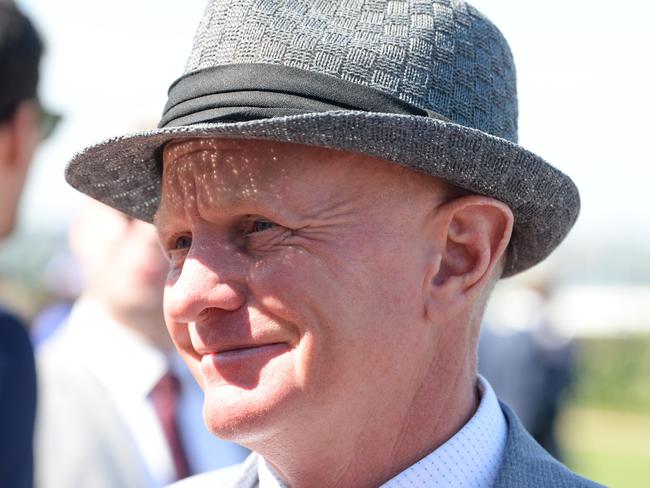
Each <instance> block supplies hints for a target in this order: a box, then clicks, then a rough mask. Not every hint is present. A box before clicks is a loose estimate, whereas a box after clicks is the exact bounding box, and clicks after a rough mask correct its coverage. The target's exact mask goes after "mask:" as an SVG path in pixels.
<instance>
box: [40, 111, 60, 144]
mask: <svg viewBox="0 0 650 488" xmlns="http://www.w3.org/2000/svg"><path fill="white" fill-rule="evenodd" d="M38 111H39V113H38V129H39V132H40V135H41V140H42V141H44V140H45V139H47V138H48V137H50V136H51V135H52V133H53V132H54V129H56V126H57V125H59V122H61V119H62V116H61V114H57V113H55V112H51V111H49V110H47V109H46V108H44V107H43V106H42V105H41V104H40V102H38Z"/></svg>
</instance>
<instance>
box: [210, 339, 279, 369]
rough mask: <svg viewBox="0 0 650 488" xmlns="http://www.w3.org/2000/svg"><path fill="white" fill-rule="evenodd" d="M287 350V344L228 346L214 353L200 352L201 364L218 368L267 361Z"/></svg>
mask: <svg viewBox="0 0 650 488" xmlns="http://www.w3.org/2000/svg"><path fill="white" fill-rule="evenodd" d="M289 349H290V347H289V344H287V343H286V342H273V343H268V344H251V345H243V346H235V347H230V346H228V347H224V348H220V349H218V350H217V351H214V352H202V353H201V355H202V358H201V363H202V364H203V366H204V367H206V366H209V365H214V366H217V367H220V366H228V365H235V363H241V362H247V361H255V360H269V359H271V358H272V357H274V356H278V355H280V354H283V353H285V352H287V351H289Z"/></svg>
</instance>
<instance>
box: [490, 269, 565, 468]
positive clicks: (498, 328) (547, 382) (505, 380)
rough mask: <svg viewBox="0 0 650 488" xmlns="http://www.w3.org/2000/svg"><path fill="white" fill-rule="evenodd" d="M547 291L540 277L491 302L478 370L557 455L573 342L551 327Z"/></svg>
mask: <svg viewBox="0 0 650 488" xmlns="http://www.w3.org/2000/svg"><path fill="white" fill-rule="evenodd" d="M550 291H551V289H550V286H549V284H548V283H546V281H545V280H540V281H538V282H536V283H534V285H531V286H528V287H522V288H517V289H513V290H509V291H507V292H502V294H501V299H500V300H499V299H497V300H495V301H493V302H492V304H491V305H492V306H493V307H492V308H493V309H494V311H493V312H492V313H488V314H487V316H488V317H489V318H488V319H487V320H485V322H484V324H483V326H482V327H481V335H480V338H479V347H478V369H479V372H480V374H482V375H483V376H485V378H486V379H487V380H488V381H489V382H490V384H491V385H492V386H493V387H494V390H495V391H496V392H497V395H498V396H499V398H500V399H501V401H503V402H505V403H507V404H508V405H509V406H510V407H512V409H513V410H514V411H515V412H516V413H517V415H518V416H519V418H520V419H521V422H522V424H523V425H524V427H526V429H527V430H528V432H530V434H531V435H532V436H533V438H534V439H535V440H536V441H537V442H539V444H540V445H541V446H542V447H543V448H544V449H546V450H547V451H548V452H549V453H550V454H551V455H553V457H555V458H556V459H558V460H562V459H563V455H562V450H561V446H560V445H559V444H558V440H557V438H556V435H555V423H556V420H557V418H558V415H559V413H560V411H561V408H562V402H563V400H564V398H565V394H566V393H568V392H569V390H570V387H571V385H572V383H573V380H574V375H575V367H574V343H573V341H572V340H571V338H569V337H565V336H563V335H562V334H560V333H559V332H558V331H557V330H556V329H555V328H554V327H553V323H552V321H551V318H550V317H549V311H548V302H549V297H550Z"/></svg>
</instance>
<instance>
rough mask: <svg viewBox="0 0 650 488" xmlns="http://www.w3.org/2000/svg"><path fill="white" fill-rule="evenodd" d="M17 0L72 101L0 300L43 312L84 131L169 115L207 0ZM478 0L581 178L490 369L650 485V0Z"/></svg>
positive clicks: (548, 148) (614, 472)
mask: <svg viewBox="0 0 650 488" xmlns="http://www.w3.org/2000/svg"><path fill="white" fill-rule="evenodd" d="M17 3H18V5H19V6H20V7H21V8H22V9H23V11H24V12H25V13H26V14H28V15H29V16H30V17H31V18H32V19H33V21H34V23H35V24H36V26H37V28H38V29H39V31H40V32H41V34H42V36H43V38H44V40H45V44H46V51H45V57H44V59H43V64H42V81H41V85H40V98H41V100H42V101H43V103H44V105H45V106H46V107H48V108H51V109H53V110H55V111H57V112H59V113H61V114H62V115H63V119H62V121H61V123H60V125H59V127H58V128H57V131H56V133H55V134H54V135H53V137H51V138H50V139H48V140H47V141H46V142H45V143H44V144H42V145H41V147H40V148H39V150H38V154H37V156H36V160H35V162H34V165H33V166H32V169H31V171H30V176H29V183H28V187H27V190H26V194H25V197H24V199H23V201H22V206H21V210H20V223H19V227H18V229H17V231H16V232H15V233H14V235H13V236H12V238H11V239H10V240H8V241H5V242H3V243H2V244H1V245H0V297H1V298H0V300H2V302H3V304H4V305H5V306H7V307H10V308H12V309H13V310H14V311H16V312H17V313H18V314H20V315H21V316H22V317H23V318H24V319H25V320H26V321H32V320H33V319H34V318H35V317H37V316H38V315H39V314H40V313H41V312H42V311H43V310H44V309H47V308H48V307H50V306H51V305H52V304H54V303H59V304H60V303H65V302H69V301H71V300H72V299H74V298H75V294H76V293H78V285H76V283H77V282H78V276H77V271H76V267H75V264H74V261H73V260H72V259H71V258H70V257H69V251H68V249H67V237H66V234H67V227H68V223H69V221H70V219H71V216H72V215H73V214H74V212H75V211H76V208H77V207H78V206H79V205H80V202H82V200H81V198H80V197H79V195H78V194H76V192H75V191H74V190H72V189H71V188H69V187H68V186H67V184H66V183H65V182H64V180H63V169H64V167H65V164H66V163H67V162H68V161H69V160H70V158H71V157H72V155H73V154H74V153H75V151H77V150H79V149H81V148H82V147H84V146H86V145H88V144H92V143H94V142H97V141H98V140H101V139H103V138H107V137H110V136H113V135H118V134H122V133H125V132H129V131H133V130H137V129H140V128H143V127H153V126H155V125H156V124H157V121H158V117H159V115H160V113H161V111H162V108H163V106H164V104H165V101H166V92H167V88H168V86H169V85H170V84H171V82H172V81H174V80H175V79H176V77H178V76H179V75H180V74H181V73H182V70H183V66H184V63H185V58H186V56H187V54H188V53H189V50H190V47H191V43H192V38H193V34H194V30H195V29H196V26H197V24H198V21H199V19H200V17H201V14H202V11H203V8H204V6H205V2H204V1H203V0H185V1H184V2H177V1H172V0H155V1H154V0H138V1H137V2H133V1H126V0H113V1H112V2H104V3H102V2H87V1H82V0H58V1H56V2H52V1H51V0H18V1H17ZM471 3H472V4H473V5H475V6H476V7H477V8H478V9H479V10H481V11H482V12H483V13H485V14H486V15H487V16H488V17H489V18H490V19H491V20H492V21H494V22H495V23H496V25H497V26H499V28H500V29H501V30H502V32H503V33H504V35H505V36H506V38H507V39H508V41H509V43H510V45H511V47H512V50H513V53H514V57H515V62H516V65H517V70H518V80H519V85H518V86H519V100H520V105H519V107H520V124H519V125H520V143H521V144H522V145H523V146H524V147H526V148H528V149H530V150H532V151H533V152H536V153H538V154H540V155H542V156H543V157H545V158H546V159H547V160H548V161H549V162H551V163H552V164H553V165H555V166H556V167H557V168H559V169H561V170H562V171H564V172H566V173H567V174H569V175H570V176H571V177H572V178H573V179H574V181H575V182H576V184H577V186H578V188H579V189H580V192H581V195H582V213H581V216H580V218H579V220H578V223H577V225H576V227H575V228H574V230H573V231H572V233H571V234H570V236H569V238H568V239H567V240H566V241H565V242H564V243H563V244H562V245H561V247H560V248H559V249H558V251H557V252H555V253H554V255H553V256H552V257H551V258H550V259H549V260H547V261H546V262H544V263H543V264H542V265H540V266H538V267H537V268H535V269H533V270H531V271H530V272H528V273H526V274H524V275H522V276H519V277H516V278H513V279H509V280H505V281H503V282H502V283H501V284H500V285H499V286H498V287H497V290H496V292H495V297H494V300H492V303H491V305H490V307H489V310H488V313H487V316H486V324H485V331H486V336H485V337H484V340H483V342H482V345H481V365H482V366H481V367H482V370H483V373H484V374H485V375H486V376H488V378H489V379H490V380H491V381H492V382H494V383H495V387H496V389H497V391H499V390H500V389H502V390H501V392H500V393H501V395H502V396H504V397H505V396H507V397H508V399H510V402H511V403H513V404H517V403H518V402H519V401H520V400H521V398H522V397H523V398H527V399H528V400H529V401H528V403H531V401H530V399H531V398H537V397H535V396H534V395H532V394H531V393H530V392H529V391H528V389H531V388H533V386H534V387H535V388H537V390H536V391H537V392H538V393H539V392H542V394H541V396H540V397H539V399H536V400H535V401H534V402H532V403H534V405H532V406H531V405H528V406H526V405H525V402H523V401H522V405H521V406H520V407H519V408H521V409H522V410H523V409H526V408H529V409H532V410H534V413H531V414H530V415H531V419H532V418H533V417H535V416H536V417H537V419H538V420H537V421H538V423H539V419H541V422H542V424H544V423H546V424H549V425H547V426H546V427H545V430H546V434H544V435H549V429H550V432H551V434H550V435H551V436H552V437H553V440H552V441H550V442H552V443H556V444H557V445H556V447H555V448H556V449H557V450H556V454H557V455H558V456H559V457H561V458H562V460H563V461H564V462H566V463H567V464H568V465H569V466H570V467H571V468H572V469H574V470H576V471H577V472H579V473H581V474H583V475H585V476H587V477H590V478H592V479H595V480H596V481H599V482H601V483H604V484H607V485H610V486H617V487H634V486H648V480H650V218H649V217H648V203H647V194H648V191H649V188H648V185H649V183H648V182H649V181H650V153H649V152H648V151H647V149H646V148H645V142H646V137H647V131H648V129H650V126H649V125H650V124H649V123H648V119H647V114H648V113H650V96H648V92H647V90H648V86H650V63H649V62H648V58H647V53H646V51H647V48H648V46H650V31H649V30H648V29H647V19H648V18H649V16H650V4H648V3H646V2H638V1H636V0H620V1H619V2H616V3H612V2H604V1H600V0H592V1H588V0H573V1H571V2H566V1H562V0H547V1H546V2H521V1H515V0H474V1H473V2H471ZM524 350H525V351H530V353H529V354H526V355H525V356H526V357H523V356H524V355H523V353H521V351H524ZM518 353H521V354H518ZM494 356H498V357H500V358H501V361H495V360H494ZM519 356H522V358H519ZM504 358H505V359H506V360H505V361H504ZM517 361H520V362H517ZM504 371H505V372H504ZM513 371H514V372H517V373H518V374H519V378H512V377H510V376H508V375H512V373H513ZM540 371H543V372H545V373H544V375H545V376H544V375H540ZM506 373H507V374H506ZM537 376H540V379H539V381H537V380H535V381H533V380H532V379H531V378H532V377H537ZM542 376H543V377H542ZM522 378H523V381H522ZM500 383H503V385H504V386H500ZM518 385H520V386H518ZM531 385H533V386H531ZM506 390H510V391H506ZM542 404H544V405H542ZM542 406H544V408H542ZM532 410H531V411H532ZM520 415H521V416H522V417H526V413H525V412H523V411H520ZM549 420H553V422H549ZM531 422H533V420H531ZM531 425H532V424H531ZM530 428H531V429H532V427H530Z"/></svg>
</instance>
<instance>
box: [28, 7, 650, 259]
mask: <svg viewBox="0 0 650 488" xmlns="http://www.w3.org/2000/svg"><path fill="white" fill-rule="evenodd" d="M18 3H19V4H20V5H21V6H22V7H23V8H24V9H25V10H26V11H27V12H28V13H29V14H30V15H31V16H32V17H33V18H34V20H35V22H36V23H37V25H38V27H39V28H40V30H41V31H42V33H43V36H44V37H45V38H46V40H47V42H48V48H47V56H46V58H45V63H44V65H43V83H42V90H41V93H42V98H43V99H44V100H45V103H46V105H48V106H51V107H52V108H54V109H56V110H59V111H61V112H63V114H64V116H65V123H63V124H62V126H61V127H60V130H58V131H57V133H56V134H55V136H54V137H53V139H52V140H51V141H48V142H47V143H46V145H44V146H43V147H42V149H41V150H40V152H39V155H38V157H37V160H36V162H35V167H34V170H33V171H32V174H31V178H30V184H29V187H28V191H27V195H26V199H25V201H24V205H23V208H22V215H23V223H22V225H23V229H27V230H29V229H30V228H31V229H34V228H58V227H60V226H62V225H63V224H64V223H65V221H66V219H67V216H68V215H69V214H70V211H71V207H72V206H73V205H74V201H75V199H74V192H73V191H72V190H70V189H68V187H67V185H66V183H65V182H64V181H63V168H64V166H65V164H66V162H67V161H68V160H69V159H70V157H71V156H72V155H73V154H74V152H75V151H77V150H79V149H80V148H81V147H83V146H84V145H87V144H90V143H93V142H96V141H98V140H100V139H102V138H104V137H108V136H112V135H117V134H121V133H125V132H129V131H131V130H133V129H135V128H140V127H142V126H152V125H155V124H156V123H157V121H158V117H159V115H160V113H161V111H162V108H163V105H164V103H165V101H166V91H167V88H168V86H169V84H170V83H171V82H172V81H173V80H174V79H176V78H177V77H178V76H179V75H180V74H181V73H182V70H183V66H184V63H185V59H186V57H187V55H188V54H189V50H190V47H191V43H192V37H193V34H194V30H195V28H196V25H197V24H198V21H199V19H200V17H201V14H202V11H203V8H204V6H205V2H204V0H183V1H182V2H180V1H178V0H129V1H127V0H112V1H111V2H95V1H88V0H56V1H53V0H18ZM471 3H472V4H473V5H475V6H476V7H477V8H479V10H481V11H482V12H483V13H485V14H486V15H487V16H488V17H490V18H491V19H492V20H493V21H494V22H495V23H496V24H497V26H498V27H499V28H500V29H501V30H502V32H503V33H504V34H505V36H506V38H507V39H508V41H509V42H510V45H511V47H512V50H513V52H514V56H515V62H516V64H517V70H518V76H519V100H520V124H519V126H520V143H521V144H522V145H523V146H524V147H526V148H528V149H530V150H532V151H534V152H536V153H538V154H540V155H542V156H543V157H545V158H546V159H547V160H548V161H549V162H551V163H552V164H554V165H555V166H557V167H558V168H560V169H561V170H563V171H564V172H566V173H568V174H569V175H570V176H571V177H572V178H573V179H574V181H575V182H576V183H577V185H578V187H579V189H580V191H581V194H582V201H583V210H582V215H581V217H580V219H579V223H578V224H577V226H576V229H575V230H574V232H573V235H572V236H571V237H570V239H569V241H568V245H571V243H573V245H574V246H579V245H582V244H583V243H584V242H597V241H600V240H602V241H607V240H612V239H618V240H621V241H628V240H629V241H630V242H632V241H633V242H636V244H637V245H639V244H640V243H643V242H644V241H645V242H646V243H647V245H648V246H650V217H649V216H648V213H649V211H648V208H650V205H649V204H648V202H647V198H646V195H647V194H648V193H650V189H649V188H648V185H649V182H650V156H649V152H648V150H647V149H646V145H645V144H646V141H647V140H648V139H649V138H650V137H649V135H648V134H647V132H648V129H650V123H649V122H648V114H650V96H649V95H648V90H649V89H650V88H649V87H650V62H649V61H648V55H647V50H648V48H650V30H649V29H648V28H647V25H646V24H647V19H648V18H650V6H649V5H650V4H648V3H647V2H641V1H638V0H619V1H618V2H616V3H614V2H604V1H600V0H592V1H589V0H546V1H544V2H531V1H526V0H518V1H516V0H476V1H474V2H471Z"/></svg>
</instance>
